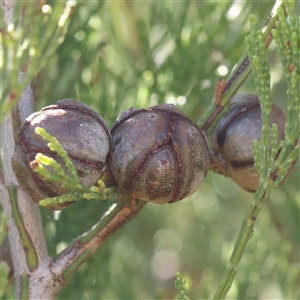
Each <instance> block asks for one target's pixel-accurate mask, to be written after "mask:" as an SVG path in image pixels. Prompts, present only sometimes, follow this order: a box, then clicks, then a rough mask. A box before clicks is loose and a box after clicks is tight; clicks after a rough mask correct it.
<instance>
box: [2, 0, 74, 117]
mask: <svg viewBox="0 0 300 300" xmlns="http://www.w3.org/2000/svg"><path fill="white" fill-rule="evenodd" d="M71 2H72V1H68V2H67V3H65V2H63V1H56V3H55V5H54V6H49V5H43V7H41V5H40V4H39V3H38V2H37V1H32V0H31V1H28V4H29V5H26V7H25V6H24V5H23V3H22V2H20V1H16V3H15V5H14V13H13V17H12V20H11V22H10V23H9V24H8V26H7V28H5V30H4V28H3V30H2V45H3V48H2V56H1V61H0V66H1V74H3V75H4V74H6V75H5V76H2V77H1V78H2V82H1V96H2V97H1V102H2V103H1V107H2V109H1V115H0V122H2V121H3V119H4V117H5V116H6V115H7V113H9V112H10V110H11V109H12V108H13V107H14V105H15V104H16V103H17V101H18V100H19V99H20V96H21V93H22V91H23V90H24V89H25V88H26V87H27V85H28V84H29V83H30V82H31V81H32V80H33V79H34V78H35V77H36V76H37V75H38V74H39V72H40V71H41V70H42V69H43V68H44V67H45V66H46V65H47V63H48V60H49V59H50V58H51V56H53V54H54V53H55V51H56V50H57V48H58V46H59V45H60V44H61V43H62V42H63V40H64V36H65V33H66V28H67V25H68V22H69V18H70V15H71V13H72V9H73V8H72V4H71ZM20 16H22V17H21V18H20ZM1 18H2V19H3V18H4V16H3V15H2V11H1ZM2 23H4V22H2ZM29 28H30V30H29ZM20 71H21V72H22V75H21V73H20Z"/></svg>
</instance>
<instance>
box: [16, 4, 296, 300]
mask: <svg viewBox="0 0 300 300" xmlns="http://www.w3.org/2000/svg"><path fill="white" fill-rule="evenodd" d="M49 5H51V6H52V7H53V8H55V7H57V6H59V5H61V4H59V2H58V1H52V2H49ZM272 5H273V3H270V2H259V3H255V2H246V1H245V2H236V1H235V2H233V1H225V2H218V3H216V2H199V1H185V2H172V1H169V2H159V3H158V2H154V1H153V2H147V3H146V2H125V1H119V2H110V1H108V2H106V3H103V2H100V1H89V2H85V3H81V4H80V5H78V6H76V7H74V9H73V11H72V17H71V18H70V19H69V20H68V21H69V25H68V31H67V32H66V33H65V35H64V40H63V41H62V42H61V43H60V44H59V45H58V44H57V43H54V44H56V48H55V49H56V50H53V52H52V53H53V55H52V56H50V55H49V57H48V58H47V60H43V61H44V62H45V64H42V65H41V66H42V67H41V69H40V70H41V72H40V73H39V75H38V77H37V78H36V82H35V85H36V99H37V110H38V109H40V108H41V107H43V106H46V105H50V104H53V103H54V102H56V101H57V100H58V99H64V98H74V99H78V100H81V101H83V102H85V103H87V104H89V105H90V106H92V107H93V108H94V109H96V110H97V111H98V112H99V113H100V114H101V116H102V117H104V118H105V120H106V121H107V122H108V124H110V125H112V124H113V123H114V122H115V120H116V118H117V116H118V115H119V114H120V113H121V111H123V110H125V109H128V108H129V107H131V106H134V107H136V108H140V107H146V106H148V105H155V104H157V103H161V102H169V103H174V104H176V105H178V106H179V107H180V108H181V109H182V110H183V111H184V112H185V113H186V114H187V116H188V117H189V118H191V119H192V120H193V121H196V120H198V119H199V118H200V116H201V115H202V113H203V112H204V111H205V109H206V108H207V106H208V105H209V103H210V101H211V99H212V97H213V93H214V86H215V84H216V83H217V81H218V79H219V78H220V77H225V76H226V74H225V73H226V70H230V69H231V68H232V67H233V66H234V64H235V63H236V62H237V61H238V60H239V58H240V57H241V56H242V54H243V53H244V50H245V48H246V47H245V45H244V42H243V40H244V37H245V35H247V34H249V23H248V15H249V13H250V12H251V13H253V14H255V15H256V16H257V19H258V20H259V21H258V23H259V24H258V25H257V26H258V28H261V27H262V26H263V24H264V22H265V20H266V18H267V16H268V13H269V11H270V9H271V8H272ZM39 30H40V31H41V32H46V31H47V30H46V27H43V26H41V27H39ZM275 38H276V37H275ZM56 39H57V38H56V37H55V35H53V40H54V41H57V42H60V40H59V39H57V40H56ZM294 39H295V38H294ZM279 40H281V37H279ZM291 43H294V45H293V46H292V47H293V49H299V46H297V45H296V44H295V41H294V42H293V41H292V40H291ZM277 44H278V45H279V43H277ZM297 47H298V48H297ZM279 48H280V45H279ZM281 56H282V55H281ZM268 61H269V62H270V64H269V66H270V72H271V73H273V74H274V76H273V77H271V81H270V87H271V97H272V101H273V102H275V103H277V104H279V105H280V106H281V107H283V105H282V99H283V98H285V91H286V84H285V81H284V80H283V75H282V73H281V64H280V59H279V56H278V53H277V52H276V49H275V47H271V49H270V51H269V52H268ZM296 62H297V61H296ZM284 65H285V66H286V64H284ZM18 66H19V65H18ZM296 67H297V65H296V64H294V68H296ZM16 69H17V67H16ZM36 70H37V69H36ZM36 74H37V73H36ZM224 74H225V75H224ZM31 78H32V77H31ZM31 78H30V79H31ZM254 91H255V85H254V83H253V81H252V79H249V80H248V81H247V82H246V83H245V84H244V85H243V86H242V87H241V88H240V90H239V92H240V93H246V92H254ZM292 93H294V92H292ZM298 98H299V97H298ZM294 121H295V120H294ZM294 123H296V122H294ZM297 174H299V163H298V164H297V165H296V167H295V170H294V172H293V173H292V176H290V177H289V178H288V179H287V180H286V181H285V183H284V184H283V185H282V187H280V189H277V190H275V191H274V192H273V193H272V194H271V195H270V196H269V199H267V201H266V204H267V209H264V210H262V212H261V216H260V218H259V219H258V220H257V221H256V226H255V231H254V235H253V237H252V239H251V241H250V243H249V244H248V246H247V247H246V249H245V251H244V256H243V259H242V261H241V263H240V265H239V273H238V276H237V277H236V280H235V281H234V282H233V286H232V288H231V290H230V291H229V293H228V298H230V299H268V298H278V299H293V298H297V293H298V285H297V280H298V278H299V270H298V268H297V265H298V263H299V257H298V252H299V226H298V225H299V204H298V199H299V182H298V176H297ZM111 200H114V199H110V201H92V202H88V201H79V202H77V203H75V204H74V205H72V207H70V208H68V209H65V210H63V211H61V212H52V211H49V210H46V209H44V208H41V213H42V217H43V223H44V231H45V235H46V240H47V245H48V249H49V252H50V254H51V255H52V256H56V255H57V254H58V253H60V252H61V251H62V249H64V248H65V247H66V246H67V245H68V244H69V243H70V242H71V241H72V240H73V239H74V238H75V237H76V236H78V235H80V234H82V233H83V232H84V231H86V230H87V229H88V228H90V227H91V226H92V225H93V224H95V223H96V221H97V220H98V219H99V217H100V216H102V215H103V213H104V212H105V211H106V210H107V209H108V207H109V206H110V205H111ZM251 200H252V194H249V193H247V192H245V191H241V190H240V189H239V188H238V187H237V186H236V185H235V184H234V183H233V182H231V181H230V180H229V179H228V178H225V177H222V176H219V175H215V174H208V177H207V178H206V181H205V183H204V184H203V185H202V186H201V187H200V189H199V191H198V192H197V193H195V194H194V195H192V196H191V197H189V198H188V199H185V200H183V201H181V202H179V203H176V204H173V205H162V206H161V205H155V204H149V205H147V206H146V207H145V208H144V209H143V210H142V211H141V212H140V213H139V215H138V216H137V217H136V218H135V219H134V220H133V221H132V222H131V223H130V224H128V225H126V226H125V227H124V228H123V229H122V230H121V231H119V232H118V233H116V234H115V235H114V236H113V237H112V238H111V239H110V240H109V241H108V242H107V243H106V244H104V245H103V246H102V247H101V249H99V250H98V251H97V252H96V253H95V255H94V256H93V257H92V258H91V259H90V260H89V261H88V262H86V263H85V264H83V265H82V266H81V267H80V268H79V269H78V271H77V272H76V273H75V274H74V275H73V277H72V278H71V280H70V282H69V283H68V284H67V285H66V286H65V287H64V289H63V290H62V291H61V292H60V293H59V295H58V297H57V298H58V299H172V298H174V297H175V295H176V291H175V287H174V284H173V281H174V273H175V272H176V271H177V270H180V271H181V270H184V274H185V277H186V278H189V279H190V281H191V282H192V284H191V287H190V288H189V294H190V298H191V299H194V298H202V299H208V298H211V297H212V293H213V291H214V290H215V289H216V287H217V285H218V283H219V281H220V279H221V276H222V273H223V270H224V269H225V267H226V265H227V263H228V260H229V258H230V254H231V251H232V248H233V246H234V242H235V240H236V236H237V233H238V232H237V231H238V228H239V224H241V222H242V220H243V217H244V215H245V212H246V211H247V209H248V206H249V202H250V201H251ZM287 274H288V275H287Z"/></svg>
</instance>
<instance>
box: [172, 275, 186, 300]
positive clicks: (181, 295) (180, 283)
mask: <svg viewBox="0 0 300 300" xmlns="http://www.w3.org/2000/svg"><path fill="white" fill-rule="evenodd" d="M175 277H176V279H175V287H176V289H177V292H178V297H177V299H178V300H187V299H188V296H187V293H186V286H185V285H186V281H185V279H183V278H182V276H181V274H180V273H179V272H176V273H175Z"/></svg>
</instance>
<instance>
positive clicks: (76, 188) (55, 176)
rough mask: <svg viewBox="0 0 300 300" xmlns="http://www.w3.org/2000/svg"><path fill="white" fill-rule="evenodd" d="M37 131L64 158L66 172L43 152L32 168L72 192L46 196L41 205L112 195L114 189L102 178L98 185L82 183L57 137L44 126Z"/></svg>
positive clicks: (46, 178) (51, 148)
mask: <svg viewBox="0 0 300 300" xmlns="http://www.w3.org/2000/svg"><path fill="white" fill-rule="evenodd" d="M35 131H36V133H38V134H39V135H41V136H42V137H43V138H44V139H45V140H46V141H48V142H49V143H48V147H49V149H50V150H52V151H54V152H56V153H57V155H58V156H59V157H60V158H61V159H62V161H63V162H64V165H65V167H66V172H65V170H64V168H63V167H62V166H61V165H60V164H59V163H57V162H56V161H55V160H54V159H53V158H51V157H48V156H45V155H43V154H41V153H38V154H37V155H36V157H35V159H36V160H35V161H33V162H32V163H31V165H30V166H31V168H32V169H33V170H34V171H35V172H37V173H38V174H39V175H41V176H42V177H43V178H44V179H45V180H48V181H52V182H59V183H61V185H62V186H63V187H64V188H66V189H68V190H69V191H70V193H68V194H65V195H62V196H58V197H54V198H45V199H43V200H41V201H40V202H39V204H40V205H42V206H47V205H50V204H62V203H65V202H70V201H79V200H81V199H82V198H84V199H87V200H90V199H98V200H105V199H107V198H108V197H109V196H110V194H111V192H112V191H113V189H112V188H106V187H105V183H104V181H102V180H101V179H99V180H98V182H97V186H92V187H90V188H88V187H85V186H83V185H81V184H80V181H79V177H78V175H77V171H76V169H75V166H74V164H73V163H72V161H71V159H70V158H69V156H68V154H67V152H66V151H65V150H64V149H63V148H62V146H61V145H60V144H59V142H58V141H57V139H56V138H55V137H53V136H51V135H50V134H49V133H47V132H46V130H44V129H43V128H40V127H37V128H36V130H35ZM44 166H48V167H50V169H51V170H52V172H50V171H48V170H47V169H46V168H45V167H44Z"/></svg>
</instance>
